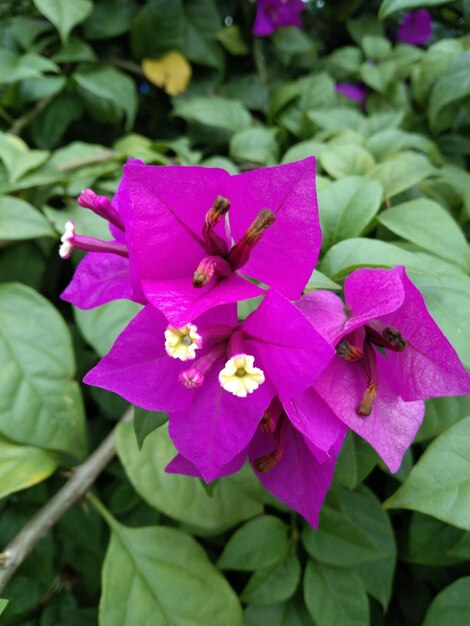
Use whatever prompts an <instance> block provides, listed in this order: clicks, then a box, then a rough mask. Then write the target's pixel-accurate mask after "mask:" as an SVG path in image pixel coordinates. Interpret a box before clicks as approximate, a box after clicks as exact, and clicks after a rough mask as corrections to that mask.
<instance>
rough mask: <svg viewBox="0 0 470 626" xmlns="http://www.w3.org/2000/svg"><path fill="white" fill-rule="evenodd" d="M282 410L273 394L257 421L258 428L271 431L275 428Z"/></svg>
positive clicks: (266, 431)
mask: <svg viewBox="0 0 470 626" xmlns="http://www.w3.org/2000/svg"><path fill="white" fill-rule="evenodd" d="M283 411H284V408H283V406H282V404H281V402H280V401H279V398H278V397H277V396H275V397H274V398H273V400H272V401H271V404H270V405H269V406H268V408H267V409H266V411H265V413H264V415H263V417H262V418H261V421H260V423H259V428H260V430H261V431H262V432H263V433H273V432H274V431H275V430H276V424H277V421H278V419H279V418H280V416H281V414H282V412H283Z"/></svg>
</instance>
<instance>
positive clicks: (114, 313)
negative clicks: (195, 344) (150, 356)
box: [73, 209, 142, 356]
mask: <svg viewBox="0 0 470 626" xmlns="http://www.w3.org/2000/svg"><path fill="white" fill-rule="evenodd" d="M82 210H83V209H82ZM87 234H88V232H87ZM141 308H142V307H141V305H140V304H137V303H136V302H131V301H130V300H115V301H114V302H108V303H106V304H103V305H102V306H99V307H96V308H95V309H88V310H84V309H78V308H77V307H74V309H73V313H74V316H75V320H76V322H77V325H78V327H79V328H80V331H81V333H82V335H83V336H84V337H85V339H86V340H87V341H88V343H89V344H90V345H91V346H92V347H93V348H94V349H95V350H96V352H97V353H98V354H99V355H100V356H104V355H105V354H106V353H107V352H108V351H109V349H110V348H111V346H112V345H113V343H114V342H115V340H116V338H117V336H118V335H119V333H120V332H121V331H122V330H124V328H125V327H126V326H127V324H128V323H129V322H130V321H131V319H132V318H133V317H135V316H136V315H137V313H138V312H139V311H140V309H141Z"/></svg>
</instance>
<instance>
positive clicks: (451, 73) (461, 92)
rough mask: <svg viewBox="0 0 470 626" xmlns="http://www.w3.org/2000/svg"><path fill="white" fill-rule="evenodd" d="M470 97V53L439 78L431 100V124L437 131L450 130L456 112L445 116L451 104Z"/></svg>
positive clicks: (449, 112) (453, 63)
mask: <svg viewBox="0 0 470 626" xmlns="http://www.w3.org/2000/svg"><path fill="white" fill-rule="evenodd" d="M469 95H470V51H467V52H463V53H462V54H460V55H459V56H457V57H456V58H455V59H454V60H453V61H452V63H450V65H449V66H448V67H447V68H446V71H445V72H443V73H442V74H441V75H440V76H438V77H437V79H436V82H435V83H434V85H433V88H432V91H431V97H430V98H429V122H430V125H431V128H432V129H433V130H435V131H438V132H439V131H442V130H444V129H446V128H450V127H451V126H452V125H453V123H454V121H455V117H456V112H455V111H454V110H451V111H448V115H445V111H444V108H445V107H447V106H448V105H449V104H451V103H453V102H456V101H457V100H461V99H462V98H466V97H468V96H469Z"/></svg>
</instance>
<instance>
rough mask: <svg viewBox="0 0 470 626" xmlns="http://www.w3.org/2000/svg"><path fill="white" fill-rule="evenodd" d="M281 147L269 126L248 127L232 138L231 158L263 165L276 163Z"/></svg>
mask: <svg viewBox="0 0 470 626" xmlns="http://www.w3.org/2000/svg"><path fill="white" fill-rule="evenodd" d="M278 156H279V148H278V146H277V143H276V140H275V138H274V133H273V132H271V131H269V130H268V129H267V128H262V127H260V128H247V129H246V130H242V131H240V132H238V133H236V134H235V135H233V137H232V139H231V140H230V158H232V159H233V160H234V161H249V162H253V163H260V164H261V165H275V164H276V163H277V161H278Z"/></svg>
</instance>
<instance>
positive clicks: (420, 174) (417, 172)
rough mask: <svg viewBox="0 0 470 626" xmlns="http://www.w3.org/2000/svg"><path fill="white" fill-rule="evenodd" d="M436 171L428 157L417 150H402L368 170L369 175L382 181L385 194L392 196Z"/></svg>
mask: <svg viewBox="0 0 470 626" xmlns="http://www.w3.org/2000/svg"><path fill="white" fill-rule="evenodd" d="M371 158H372V157H371ZM434 172H435V170H434V167H433V166H432V165H431V163H429V161H428V160H427V158H426V157H424V156H422V155H421V154H416V153H415V152H402V153H400V154H397V155H396V156H393V157H390V158H389V159H387V160H386V161H383V162H382V163H378V164H377V165H376V166H375V167H374V168H372V169H370V170H369V171H368V173H367V177H368V178H371V179H373V180H378V181H379V182H380V183H382V186H383V188H384V193H385V195H386V196H387V197H388V198H392V197H393V196H396V195H397V194H398V193H401V192H402V191H405V190H406V189H409V188H410V187H413V186H414V185H417V184H418V183H420V182H421V181H422V180H423V179H424V178H427V177H428V176H431V174H433V173H434Z"/></svg>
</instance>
